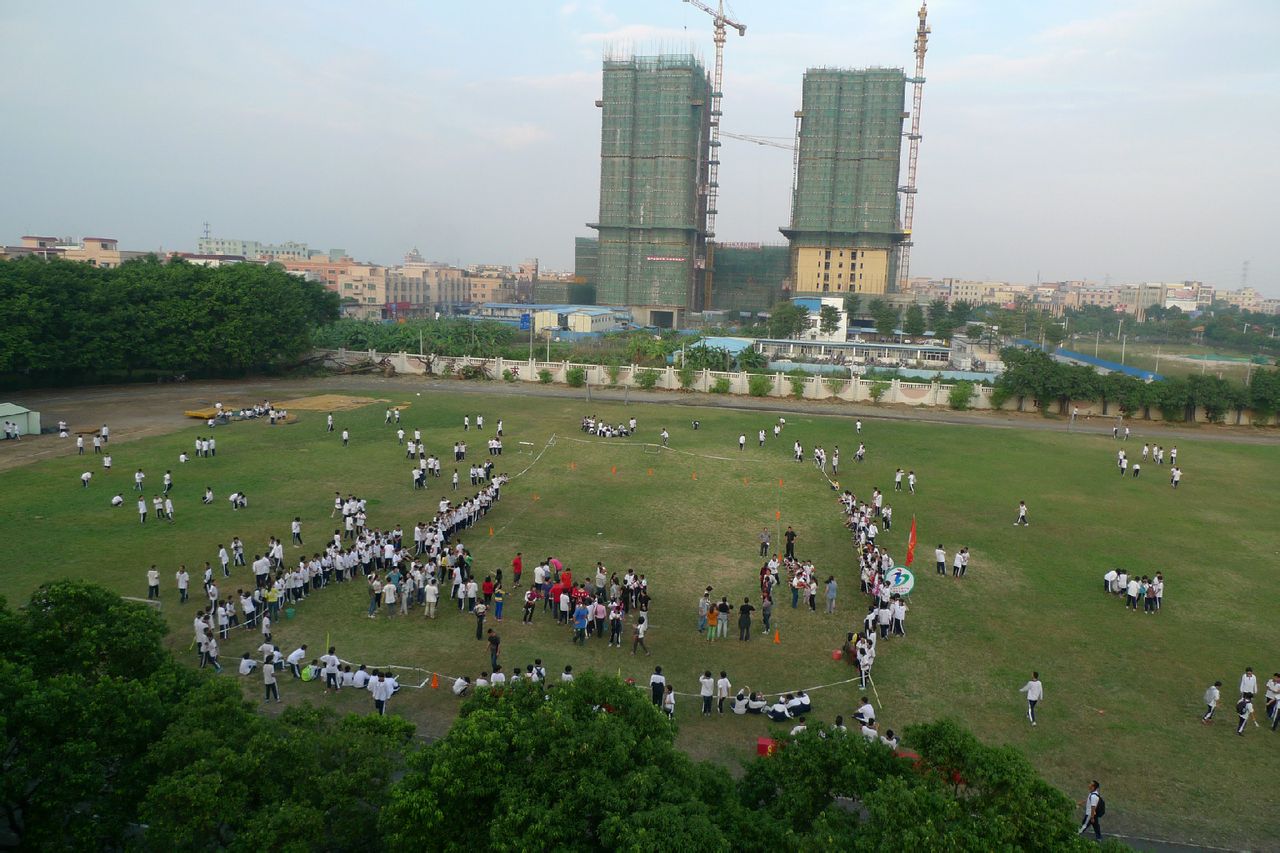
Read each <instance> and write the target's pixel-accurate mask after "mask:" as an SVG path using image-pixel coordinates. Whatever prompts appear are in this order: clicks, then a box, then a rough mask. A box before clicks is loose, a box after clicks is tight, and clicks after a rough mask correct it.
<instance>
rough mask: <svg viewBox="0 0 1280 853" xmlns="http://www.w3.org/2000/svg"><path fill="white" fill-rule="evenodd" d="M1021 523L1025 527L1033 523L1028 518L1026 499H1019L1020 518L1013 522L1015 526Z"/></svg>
mask: <svg viewBox="0 0 1280 853" xmlns="http://www.w3.org/2000/svg"><path fill="white" fill-rule="evenodd" d="M1019 524H1021V525H1023V526H1024V527H1026V526H1029V525H1030V524H1031V522H1030V521H1028V520H1027V502H1026V501H1018V518H1017V520H1016V521H1014V522H1013V526H1014V527H1017V526H1018V525H1019Z"/></svg>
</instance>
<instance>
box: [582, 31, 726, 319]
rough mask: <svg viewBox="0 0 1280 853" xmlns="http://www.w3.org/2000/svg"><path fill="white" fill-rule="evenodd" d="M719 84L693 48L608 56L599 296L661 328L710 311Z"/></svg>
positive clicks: (603, 103)
mask: <svg viewBox="0 0 1280 853" xmlns="http://www.w3.org/2000/svg"><path fill="white" fill-rule="evenodd" d="M710 104H711V84H710V82H709V80H708V78H707V73H706V71H705V70H704V69H703V67H702V63H701V62H699V61H698V60H697V59H696V58H695V57H693V56H689V55H663V56H637V57H632V58H630V59H607V60H605V63H604V93H603V97H602V98H601V100H600V101H597V102H596V105H597V106H599V107H601V108H602V112H603V115H602V120H601V133H600V215H599V219H598V220H597V221H596V222H593V223H588V224H589V225H590V227H592V228H595V229H596V230H597V231H598V232H599V239H600V243H599V261H598V266H597V271H596V275H597V280H596V301H597V303H599V304H601V305H629V306H636V307H641V308H646V309H649V310H647V311H644V312H641V313H642V314H644V315H645V318H646V319H647V321H648V322H650V323H653V324H654V325H658V326H673V325H678V324H679V323H680V321H681V320H682V319H683V318H682V316H681V315H682V312H684V311H698V310H701V309H702V307H703V306H702V299H703V295H702V279H703V275H704V271H705V258H706V254H705V253H706V239H707V234H706V221H707V202H706V198H707V190H708V179H707V168H708V162H709V160H710V159H711V158H713V157H715V156H717V155H716V152H715V151H713V150H712V149H711V144H710V126H711V125H710V123H711V120H712V116H711V107H710Z"/></svg>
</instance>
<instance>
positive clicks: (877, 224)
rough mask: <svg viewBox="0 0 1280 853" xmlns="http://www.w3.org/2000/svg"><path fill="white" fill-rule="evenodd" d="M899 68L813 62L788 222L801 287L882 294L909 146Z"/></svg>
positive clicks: (897, 229) (898, 231)
mask: <svg viewBox="0 0 1280 853" xmlns="http://www.w3.org/2000/svg"><path fill="white" fill-rule="evenodd" d="M905 94H906V77H905V75H904V74H903V72H902V70H901V69H890V68H868V69H858V70H847V69H830V68H811V69H809V70H808V71H806V72H805V75H804V94H803V103H802V108H801V111H800V112H799V113H797V129H796V136H797V138H796V163H795V169H796V173H795V187H794V191H793V195H792V199H791V225H790V226H789V227H787V228H782V229H781V231H782V233H783V234H784V235H785V236H786V238H787V239H788V240H789V241H790V245H791V289H792V291H793V292H794V293H796V294H814V293H825V294H840V293H885V292H887V291H888V290H890V286H891V283H892V282H893V281H894V270H895V251H896V247H897V245H898V244H899V243H901V242H902V241H903V240H904V239H906V235H905V234H904V232H903V230H902V225H901V222H900V221H899V217H898V163H899V159H900V155H901V149H902V123H903V119H904V117H905V115H906V114H905V113H904V112H903V98H904V96H905Z"/></svg>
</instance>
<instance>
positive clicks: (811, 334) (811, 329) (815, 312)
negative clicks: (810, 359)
mask: <svg viewBox="0 0 1280 853" xmlns="http://www.w3.org/2000/svg"><path fill="white" fill-rule="evenodd" d="M791 301H792V302H793V303H794V304H796V305H798V306H799V307H801V308H803V309H805V310H806V311H808V312H809V325H808V328H806V329H805V330H804V331H803V332H801V333H800V336H799V339H800V340H805V341H844V340H846V339H848V337H849V315H848V314H847V313H846V312H845V310H844V298H843V297H841V296H797V297H795V298H794V299H792V300H791ZM824 305H829V306H830V307H832V308H834V309H836V315H837V316H838V317H839V318H840V323H839V325H837V326H836V329H835V331H834V332H831V333H830V334H823V332H822V325H821V321H820V319H819V318H820V316H821V313H822V307H823V306H824Z"/></svg>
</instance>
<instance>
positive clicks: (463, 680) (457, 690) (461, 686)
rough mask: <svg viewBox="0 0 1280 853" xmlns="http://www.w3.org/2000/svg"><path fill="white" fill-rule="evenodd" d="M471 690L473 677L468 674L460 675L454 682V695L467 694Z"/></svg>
mask: <svg viewBox="0 0 1280 853" xmlns="http://www.w3.org/2000/svg"><path fill="white" fill-rule="evenodd" d="M470 690H471V677H470V676H468V675H463V676H459V677H458V678H457V679H456V680H455V681H454V682H453V695H454V696H466V695H467V693H468V691H470Z"/></svg>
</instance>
